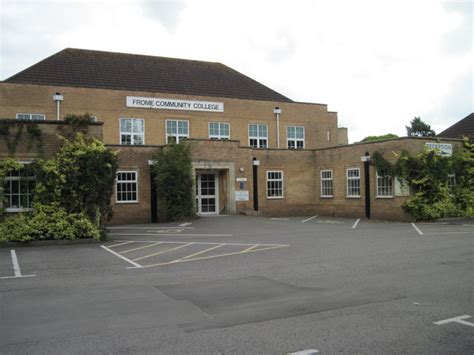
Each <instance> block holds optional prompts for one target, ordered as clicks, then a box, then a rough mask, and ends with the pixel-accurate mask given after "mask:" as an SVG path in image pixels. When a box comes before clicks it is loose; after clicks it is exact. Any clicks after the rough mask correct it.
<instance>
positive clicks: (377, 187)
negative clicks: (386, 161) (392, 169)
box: [375, 171, 394, 198]
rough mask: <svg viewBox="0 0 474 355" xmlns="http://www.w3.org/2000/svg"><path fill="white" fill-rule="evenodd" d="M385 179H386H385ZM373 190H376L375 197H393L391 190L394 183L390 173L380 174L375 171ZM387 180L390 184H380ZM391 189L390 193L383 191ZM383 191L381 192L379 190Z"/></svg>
mask: <svg viewBox="0 0 474 355" xmlns="http://www.w3.org/2000/svg"><path fill="white" fill-rule="evenodd" d="M386 179H387V180H386ZM375 181H376V184H375V191H376V197H377V198H393V190H394V183H393V177H392V176H391V175H380V174H379V172H378V171H376V173H375ZM387 182H390V186H382V185H381V183H382V184H385V183H387ZM389 188H390V189H391V191H392V193H391V194H389V195H388V194H387V195H386V194H385V191H387V192H388V189H389ZM381 191H382V192H384V193H383V194H381V193H380V192H381Z"/></svg>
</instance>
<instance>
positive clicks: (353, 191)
mask: <svg viewBox="0 0 474 355" xmlns="http://www.w3.org/2000/svg"><path fill="white" fill-rule="evenodd" d="M346 177H347V197H360V169H359V168H351V169H347V170H346Z"/></svg>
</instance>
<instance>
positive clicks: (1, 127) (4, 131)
mask: <svg viewBox="0 0 474 355" xmlns="http://www.w3.org/2000/svg"><path fill="white" fill-rule="evenodd" d="M25 126H26V132H27V134H28V146H27V151H28V152H29V151H30V150H31V148H32V147H33V142H36V148H37V151H38V153H40V154H43V139H42V132H41V129H40V127H39V125H38V124H37V123H35V122H30V121H8V120H5V121H2V122H0V136H1V137H2V138H3V140H4V142H5V144H6V146H7V149H8V153H9V155H10V156H14V155H15V153H16V150H17V146H18V143H19V141H20V139H21V137H22V136H23V131H24V128H25ZM10 128H16V132H15V134H14V135H13V136H12V135H11V134H10Z"/></svg>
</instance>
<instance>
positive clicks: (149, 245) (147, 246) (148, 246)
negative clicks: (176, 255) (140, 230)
mask: <svg viewBox="0 0 474 355" xmlns="http://www.w3.org/2000/svg"><path fill="white" fill-rule="evenodd" d="M158 244H162V243H161V242H158V243H153V244H148V245H145V246H144V247H138V248H133V249H128V250H125V251H122V252H120V254H125V253H128V252H131V251H135V250H140V249H145V248H150V247H153V246H155V245H158Z"/></svg>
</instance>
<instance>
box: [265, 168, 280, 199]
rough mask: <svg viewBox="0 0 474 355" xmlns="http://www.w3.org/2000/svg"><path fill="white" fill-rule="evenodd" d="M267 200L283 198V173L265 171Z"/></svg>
mask: <svg viewBox="0 0 474 355" xmlns="http://www.w3.org/2000/svg"><path fill="white" fill-rule="evenodd" d="M267 198H283V171H267Z"/></svg>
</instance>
